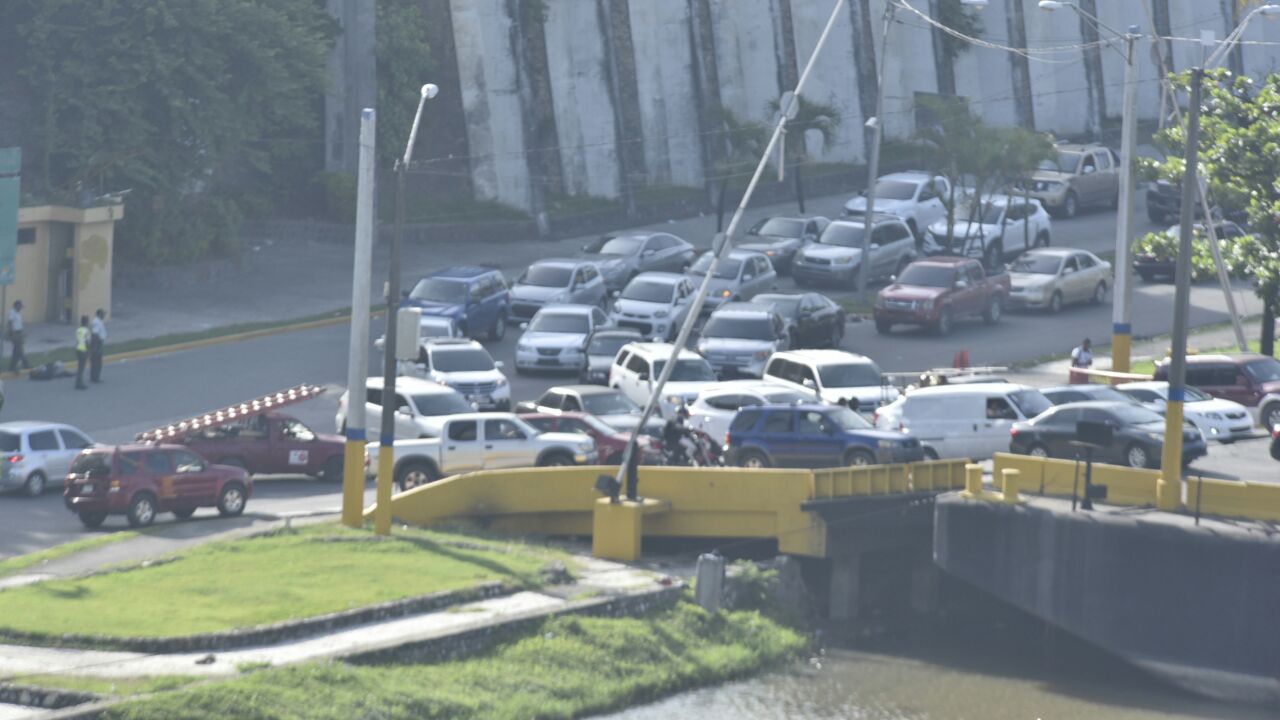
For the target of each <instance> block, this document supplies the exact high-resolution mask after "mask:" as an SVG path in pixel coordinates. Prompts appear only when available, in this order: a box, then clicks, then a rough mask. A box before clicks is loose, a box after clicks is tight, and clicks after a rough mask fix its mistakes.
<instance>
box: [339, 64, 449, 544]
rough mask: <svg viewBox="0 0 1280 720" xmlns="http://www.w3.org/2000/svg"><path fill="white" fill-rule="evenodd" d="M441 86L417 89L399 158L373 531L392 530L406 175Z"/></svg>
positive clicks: (352, 392) (351, 391)
mask: <svg viewBox="0 0 1280 720" xmlns="http://www.w3.org/2000/svg"><path fill="white" fill-rule="evenodd" d="M439 92H440V88H439V87H438V86H436V85H434V84H432V83H427V84H426V85H423V86H422V89H421V90H420V91H419V93H418V110H417V112H415V113H414V115H413V126H412V127H411V128H410V130H409V142H408V143H407V144H406V145H405V147H404V157H402V158H401V159H400V160H398V161H396V227H395V232H394V233H393V234H392V236H391V264H390V267H389V268H388V269H387V314H386V345H385V352H383V363H382V429H381V432H380V437H379V438H378V441H379V445H378V488H377V500H376V502H377V505H376V506H375V509H374V512H373V531H374V532H375V533H377V534H378V535H389V534H391V485H392V481H393V478H392V474H393V473H394V472H395V441H396V430H395V421H396V413H395V409H396V408H395V396H396V353H395V347H396V325H397V323H396V312H397V309H398V308H399V307H400V245H401V243H402V242H403V240H404V176H405V173H407V172H408V170H409V163H410V162H411V161H412V160H413V146H414V144H415V143H416V142H417V140H418V126H419V124H420V123H421V122H422V107H423V106H424V105H426V104H427V100H430V99H431V98H433V97H435V96H436V94H437V93H439ZM355 392H356V389H355V388H349V389H348V393H349V397H350V398H351V402H353V403H354V402H356V401H357V398H356V395H355Z"/></svg>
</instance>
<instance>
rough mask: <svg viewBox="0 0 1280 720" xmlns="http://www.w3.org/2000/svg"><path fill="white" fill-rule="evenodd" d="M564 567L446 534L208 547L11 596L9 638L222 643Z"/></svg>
mask: <svg viewBox="0 0 1280 720" xmlns="http://www.w3.org/2000/svg"><path fill="white" fill-rule="evenodd" d="M458 540H465V543H458V542H454V541H458ZM463 545H465V546H463ZM552 559H556V556H555V554H553V553H552V552H551V551H547V550H541V549H537V548H532V547H526V546H521V545H505V546H504V545H502V544H500V543H496V542H484V541H478V540H475V539H473V538H469V537H466V538H463V537H460V536H456V535H446V534H442V533H437V532H429V531H422V530H406V529H400V528H397V530H396V533H395V534H394V535H393V536H392V538H391V539H389V540H378V539H376V536H374V535H373V534H372V533H371V532H368V531H365V530H350V529H346V528H342V527H340V526H338V525H328V524H326V525H317V526H310V527H307V528H302V529H298V530H296V531H290V532H281V533H278V534H273V535H268V536H262V537H255V538H248V539H242V540H232V541H227V542H221V543H214V544H210V545H205V546H201V547H198V548H194V549H192V550H190V551H187V552H184V553H182V554H180V555H178V556H177V558H176V559H175V560H174V561H172V562H167V563H160V564H156V565H152V566H150V567H136V568H133V569H129V570H126V571H122V572H115V573H105V574H101V575H96V576H92V577H87V578H79V579H74V580H56V581H49V582H44V583H38V584H36V585H29V586H25V587H20V588H13V589H10V590H6V591H4V592H0V618H4V620H0V635H2V634H3V633H4V631H5V630H15V631H23V632H36V633H46V634H54V635H56V634H63V633H77V634H90V635H104V636H111V637H168V636H175V635H188V634H194V633H206V632H217V631H220V630H229V629H232V628H242V627H252V626H255V625H264V624H268V623H273V622H279V621H283V620H289V619H295V618H303V617H310V616H315V615H322V614H325V613H330V612H337V611H340V610H347V609H351V608H358V607H362V606H366V605H371V604H374V603H379V602H385V601H388V600H396V599H400V598H405V597H411V596H415V595H424V594H427V593H432V592H439V591H445V590H457V589H461V588H467V587H472V586H475V585H478V584H480V583H482V582H486V581H493V580H505V581H510V582H515V583H523V584H527V585H534V584H537V582H538V571H539V569H541V568H542V567H543V566H544V565H545V564H546V563H547V562H549V561H550V560H552Z"/></svg>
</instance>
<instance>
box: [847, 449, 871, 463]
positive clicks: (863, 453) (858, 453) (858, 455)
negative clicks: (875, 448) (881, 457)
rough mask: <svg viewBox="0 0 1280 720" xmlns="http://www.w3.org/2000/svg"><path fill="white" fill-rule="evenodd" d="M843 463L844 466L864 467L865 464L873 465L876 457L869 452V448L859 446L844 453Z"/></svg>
mask: <svg viewBox="0 0 1280 720" xmlns="http://www.w3.org/2000/svg"><path fill="white" fill-rule="evenodd" d="M844 464H845V466H846V467H864V466H867V465H875V464H876V458H875V456H874V455H872V454H871V451H870V450H863V449H861V448H852V449H849V450H846V451H845V453H844Z"/></svg>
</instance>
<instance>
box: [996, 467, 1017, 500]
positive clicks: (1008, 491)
mask: <svg viewBox="0 0 1280 720" xmlns="http://www.w3.org/2000/svg"><path fill="white" fill-rule="evenodd" d="M1001 474H1002V475H1003V476H1004V477H1003V480H1004V501H1005V502H1007V503H1017V502H1021V501H1020V500H1019V499H1018V479H1019V477H1020V476H1021V475H1022V471H1021V470H1018V469H1016V468H1005V469H1004V470H1003V471H1002V472H1001Z"/></svg>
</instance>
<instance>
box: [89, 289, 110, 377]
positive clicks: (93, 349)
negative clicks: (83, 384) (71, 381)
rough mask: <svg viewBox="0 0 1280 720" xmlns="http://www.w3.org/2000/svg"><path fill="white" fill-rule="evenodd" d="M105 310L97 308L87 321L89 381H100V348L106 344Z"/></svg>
mask: <svg viewBox="0 0 1280 720" xmlns="http://www.w3.org/2000/svg"><path fill="white" fill-rule="evenodd" d="M106 319H107V311H106V310H103V309H102V308H98V311H97V312H96V313H94V314H93V320H92V321H90V323H89V381H90V382H96V383H100V382H102V348H103V347H104V346H105V345H106V344H107V323H106Z"/></svg>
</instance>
